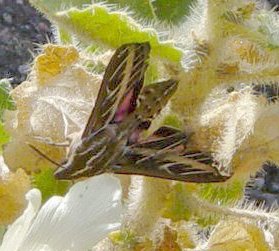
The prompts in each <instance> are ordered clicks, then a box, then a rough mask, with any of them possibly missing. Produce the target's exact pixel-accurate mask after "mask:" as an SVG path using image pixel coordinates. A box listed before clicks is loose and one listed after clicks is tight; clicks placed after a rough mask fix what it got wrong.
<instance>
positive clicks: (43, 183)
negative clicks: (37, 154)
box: [32, 168, 70, 201]
mask: <svg viewBox="0 0 279 251" xmlns="http://www.w3.org/2000/svg"><path fill="white" fill-rule="evenodd" d="M32 178H33V179H32V182H33V186H34V187H36V188H38V189H39V190H40V191H41V193H42V200H43V201H46V200H47V199H48V198H50V197H51V196H53V195H61V196H62V195H64V194H65V193H66V192H67V191H68V188H69V186H70V182H69V181H60V180H59V181H58V180H56V179H55V178H54V176H53V169H51V168H46V169H44V170H42V171H41V172H40V173H36V174H33V177H32Z"/></svg>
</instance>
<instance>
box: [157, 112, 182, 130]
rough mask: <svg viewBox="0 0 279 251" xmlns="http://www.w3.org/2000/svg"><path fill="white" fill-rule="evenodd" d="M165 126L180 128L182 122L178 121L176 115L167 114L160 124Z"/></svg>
mask: <svg viewBox="0 0 279 251" xmlns="http://www.w3.org/2000/svg"><path fill="white" fill-rule="evenodd" d="M162 124H163V125H166V126H172V127H175V128H182V122H181V121H180V120H179V118H178V116H177V115H176V114H169V115H167V116H166V117H165V118H164V121H163V123H162Z"/></svg>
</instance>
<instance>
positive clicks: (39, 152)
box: [26, 143, 61, 167]
mask: <svg viewBox="0 0 279 251" xmlns="http://www.w3.org/2000/svg"><path fill="white" fill-rule="evenodd" d="M26 144H27V145H28V146H29V147H30V148H31V149H33V150H34V151H35V152H36V153H38V154H39V155H41V156H42V157H43V158H45V159H46V160H48V161H49V162H51V163H52V164H54V165H56V166H58V167H61V165H60V164H58V163H57V162H55V161H54V160H52V159H51V158H49V157H48V156H46V155H45V154H44V153H43V152H42V151H40V150H39V149H38V148H36V147H35V146H33V145H32V144H30V143H26Z"/></svg>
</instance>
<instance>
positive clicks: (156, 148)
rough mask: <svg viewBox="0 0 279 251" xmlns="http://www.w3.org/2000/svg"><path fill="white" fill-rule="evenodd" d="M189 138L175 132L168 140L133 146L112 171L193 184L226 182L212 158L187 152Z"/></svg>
mask: <svg viewBox="0 0 279 251" xmlns="http://www.w3.org/2000/svg"><path fill="white" fill-rule="evenodd" d="M159 130H160V129H159ZM188 137H189V135H186V134H184V133H183V132H181V131H177V132H176V131H175V130H174V131H173V133H172V134H168V136H163V137H160V138H156V139H153V140H146V141H145V142H142V143H138V144H135V145H132V146H130V147H129V148H128V149H127V151H126V153H125V154H124V156H123V158H122V159H121V160H120V161H119V163H118V164H117V165H115V166H114V168H113V171H114V172H115V173H119V174H135V175H144V176H151V177H158V178H164V179H171V180H178V181H184V182H194V183H209V182H223V181H225V180H227V179H228V178H229V177H226V176H222V175H220V173H219V172H218V170H217V169H216V168H215V167H214V165H213V159H212V157H211V156H210V154H206V153H203V152H199V151H194V152H193V151H192V152H190V151H186V150H185V147H187V141H188Z"/></svg>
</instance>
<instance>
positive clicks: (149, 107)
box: [136, 79, 178, 120]
mask: <svg viewBox="0 0 279 251" xmlns="http://www.w3.org/2000/svg"><path fill="white" fill-rule="evenodd" d="M177 86H178V81H176V80H173V79H169V80H166V81H162V82H158V83H154V84H150V85H148V86H145V87H144V88H143V90H142V92H141V93H140V95H139V98H138V105H137V109H136V114H137V116H138V117H140V118H142V119H143V120H145V119H152V118H153V117H154V116H155V115H157V114H158V113H159V112H160V111H161V110H162V108H163V107H165V106H166V104H167V103H168V101H169V100H170V98H171V97H172V95H173V94H174V93H175V91H176V89H177Z"/></svg>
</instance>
